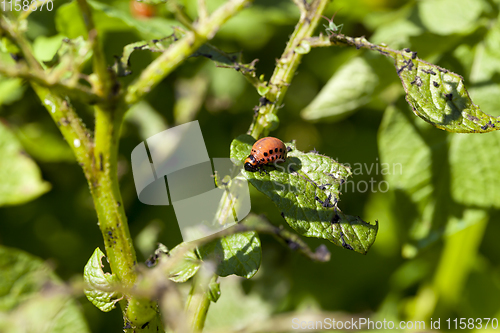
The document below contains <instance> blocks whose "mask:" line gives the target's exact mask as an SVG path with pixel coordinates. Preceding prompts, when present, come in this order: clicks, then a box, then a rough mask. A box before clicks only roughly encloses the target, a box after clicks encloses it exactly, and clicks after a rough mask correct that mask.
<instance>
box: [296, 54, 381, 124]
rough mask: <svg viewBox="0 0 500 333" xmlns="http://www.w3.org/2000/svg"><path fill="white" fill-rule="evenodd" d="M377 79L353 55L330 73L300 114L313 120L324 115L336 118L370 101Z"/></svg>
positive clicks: (364, 61)
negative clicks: (335, 70) (317, 92)
mask: <svg viewBox="0 0 500 333" xmlns="http://www.w3.org/2000/svg"><path fill="white" fill-rule="evenodd" d="M377 82H378V77H377V75H376V74H375V72H374V70H373V69H372V68H371V66H370V65H369V64H368V62H367V61H366V60H365V59H363V58H360V57H356V58H353V59H352V60H350V61H349V62H348V63H347V64H345V65H344V66H342V67H341V68H340V69H339V70H338V71H337V72H336V73H335V74H334V75H333V76H332V77H331V79H330V80H329V81H328V83H327V84H326V85H325V86H324V87H323V89H321V91H320V93H319V94H318V95H317V96H316V97H315V98H314V100H313V101H312V102H311V103H310V104H309V105H308V106H307V107H306V108H305V109H304V110H302V112H301V116H302V118H304V119H306V120H313V121H317V120H323V119H325V118H326V119H328V120H334V121H339V120H341V119H343V118H345V117H347V116H348V115H350V114H351V113H352V112H354V111H355V110H356V109H357V108H359V107H360V106H362V105H365V104H367V103H368V102H369V101H370V99H371V95H372V92H373V89H374V87H375V86H376V85H377Z"/></svg>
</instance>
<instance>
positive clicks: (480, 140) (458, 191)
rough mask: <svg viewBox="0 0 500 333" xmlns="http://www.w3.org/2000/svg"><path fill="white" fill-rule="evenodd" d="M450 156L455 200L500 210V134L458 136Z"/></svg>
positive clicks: (453, 138)
mask: <svg viewBox="0 0 500 333" xmlns="http://www.w3.org/2000/svg"><path fill="white" fill-rule="evenodd" d="M449 156H450V157H449V158H450V170H451V171H450V173H451V177H450V178H451V194H452V197H453V199H454V200H456V201H457V202H459V203H462V204H465V205H472V206H477V207H485V208H490V207H491V208H500V168H499V165H500V132H495V133H490V134H487V135H465V134H455V135H453V136H452V137H451V143H450V152H449Z"/></svg>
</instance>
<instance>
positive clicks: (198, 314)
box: [186, 270, 218, 332]
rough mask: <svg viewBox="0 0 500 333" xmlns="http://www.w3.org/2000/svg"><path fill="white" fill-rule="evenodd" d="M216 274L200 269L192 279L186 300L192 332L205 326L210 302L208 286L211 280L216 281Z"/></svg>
mask: <svg viewBox="0 0 500 333" xmlns="http://www.w3.org/2000/svg"><path fill="white" fill-rule="evenodd" d="M217 279H218V276H217V275H216V274H214V273H209V272H207V271H204V270H201V271H200V272H198V274H197V276H196V277H195V279H194V281H193V285H192V287H191V291H190V293H189V296H188V300H187V302H186V310H187V314H188V319H190V327H191V330H192V332H201V331H203V327H205V320H206V319H207V313H208V309H209V308H210V303H211V302H212V301H211V300H210V297H209V293H210V290H209V286H210V283H211V282H215V281H217Z"/></svg>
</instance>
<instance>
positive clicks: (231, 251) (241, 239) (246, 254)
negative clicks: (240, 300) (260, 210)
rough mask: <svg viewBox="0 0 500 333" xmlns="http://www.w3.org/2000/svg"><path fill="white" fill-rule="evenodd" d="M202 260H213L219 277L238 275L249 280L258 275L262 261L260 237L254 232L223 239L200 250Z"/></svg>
mask: <svg viewBox="0 0 500 333" xmlns="http://www.w3.org/2000/svg"><path fill="white" fill-rule="evenodd" d="M198 253H199V256H200V258H202V260H212V261H214V262H215V264H216V265H217V269H216V271H215V273H216V274H217V275H219V276H228V275H232V274H235V275H238V276H243V277H246V278H247V279H249V278H251V277H252V276H254V275H255V273H257V270H258V269H259V266H260V262H261V259H262V252H261V246H260V239H259V235H258V234H257V233H256V232H254V231H249V232H242V233H237V234H233V235H229V236H225V237H222V238H220V239H217V240H215V241H212V242H210V243H208V244H205V245H202V246H201V247H199V248H198Z"/></svg>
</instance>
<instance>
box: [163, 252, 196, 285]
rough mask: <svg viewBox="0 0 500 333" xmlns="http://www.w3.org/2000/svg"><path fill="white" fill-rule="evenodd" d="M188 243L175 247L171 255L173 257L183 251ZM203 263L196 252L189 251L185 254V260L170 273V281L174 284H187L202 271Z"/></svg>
mask: <svg viewBox="0 0 500 333" xmlns="http://www.w3.org/2000/svg"><path fill="white" fill-rule="evenodd" d="M186 245H187V243H181V244H179V245H177V246H176V247H174V248H173V249H172V251H170V254H171V255H172V256H174V255H175V253H176V252H177V251H179V250H181V249H182V248H183V247H184V246H186ZM200 266H201V261H200V258H199V257H198V256H197V255H196V252H195V251H194V250H190V251H187V252H186V253H184V255H183V258H182V260H181V261H180V262H178V263H177V264H176V265H175V267H174V268H173V269H172V270H171V271H170V276H169V279H170V280H172V281H174V282H179V283H180V282H186V281H187V280H189V279H190V278H191V277H193V276H194V275H195V274H196V272H198V270H199V269H200Z"/></svg>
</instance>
